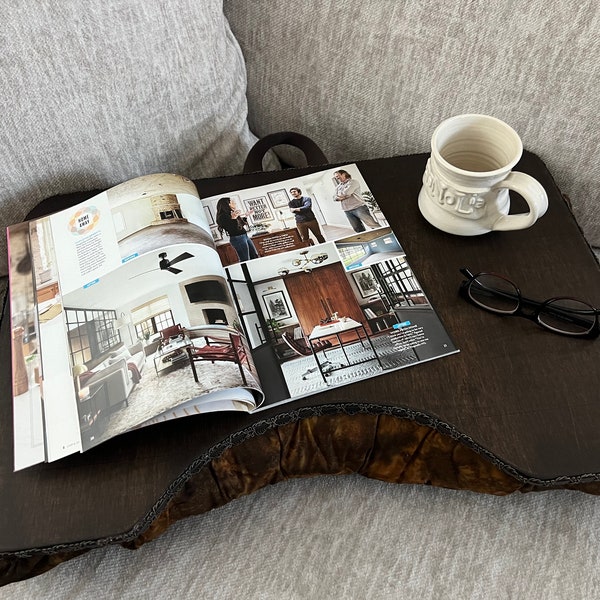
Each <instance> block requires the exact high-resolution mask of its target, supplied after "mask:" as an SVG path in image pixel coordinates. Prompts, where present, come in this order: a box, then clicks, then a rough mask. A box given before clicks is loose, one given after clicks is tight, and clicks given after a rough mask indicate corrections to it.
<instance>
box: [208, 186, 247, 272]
mask: <svg viewBox="0 0 600 600" xmlns="http://www.w3.org/2000/svg"><path fill="white" fill-rule="evenodd" d="M251 214H252V211H249V212H247V213H242V211H241V210H240V209H239V208H238V207H237V206H236V204H235V200H232V199H231V198H220V199H219V201H218V202H217V216H216V219H215V220H216V222H217V227H218V229H219V231H220V232H221V234H222V233H223V231H225V232H226V233H227V235H228V236H229V242H230V243H231V245H232V246H233V248H234V250H235V251H236V253H237V255H238V258H239V259H240V262H244V261H246V260H250V259H252V258H258V252H257V251H256V247H255V246H254V242H253V241H252V240H251V239H250V238H249V237H248V234H247V233H246V225H247V224H248V219H247V218H246V217H248V216H249V215H251Z"/></svg>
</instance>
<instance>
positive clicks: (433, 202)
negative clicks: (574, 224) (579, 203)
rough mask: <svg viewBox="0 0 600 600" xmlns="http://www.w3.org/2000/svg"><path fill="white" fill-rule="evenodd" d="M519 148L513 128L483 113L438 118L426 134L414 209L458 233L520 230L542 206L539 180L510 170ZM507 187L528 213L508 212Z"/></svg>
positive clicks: (543, 195)
mask: <svg viewBox="0 0 600 600" xmlns="http://www.w3.org/2000/svg"><path fill="white" fill-rule="evenodd" d="M522 153H523V143H522V142H521V138H520V137H519V136H518V134H517V133H516V131H515V130H514V129H513V128H512V127H510V126H509V125H507V124H506V123H505V122H504V121H501V120H500V119H496V118H495V117H489V116H487V115H458V116H455V117H451V118H450V119H447V120H445V121H443V122H442V123H441V124H440V125H439V126H438V127H437V128H436V130H435V131H434V132H433V136H432V138H431V157H430V158H429V160H428V161H427V167H426V169H425V174H424V175H423V187H422V188H421V192H420V193H419V209H420V210H421V213H422V215H423V216H424V217H425V218H426V219H427V220H428V221H429V222H430V223H431V224H432V225H434V226H435V227H437V228H438V229H441V230H442V231H446V232H448V233H454V234H457V235H480V234H482V233H488V232H489V231H508V230H510V229H525V228H526V227H530V226H531V225H533V224H534V223H535V222H536V221H537V220H538V219H539V218H540V217H541V216H542V215H543V214H544V213H545V212H546V210H547V208H548V196H547V194H546V191H545V190H544V188H543V187H542V186H541V184H540V183H539V182H538V181H537V180H536V179H534V178H533V177H531V176H530V175H527V174H525V173H520V172H518V171H512V168H513V167H514V166H515V165H516V164H517V162H519V159H520V158H521V155H522ZM508 190H514V191H515V192H517V193H518V194H520V195H521V196H522V197H523V198H524V199H525V201H526V202H527V204H528V206H529V212H526V213H519V214H516V215H509V214H508V212H509V208H510V197H509V193H508Z"/></svg>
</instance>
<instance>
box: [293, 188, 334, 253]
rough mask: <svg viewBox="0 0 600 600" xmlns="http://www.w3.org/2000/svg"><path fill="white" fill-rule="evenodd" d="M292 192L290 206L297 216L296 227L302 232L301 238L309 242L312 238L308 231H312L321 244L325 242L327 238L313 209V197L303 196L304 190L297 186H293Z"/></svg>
mask: <svg viewBox="0 0 600 600" xmlns="http://www.w3.org/2000/svg"><path fill="white" fill-rule="evenodd" d="M290 194H291V195H292V199H291V200H290V201H289V203H288V206H289V207H290V210H291V211H292V212H293V213H294V217H295V218H296V228H297V229H298V233H299V234H300V239H301V240H302V241H303V242H308V240H309V239H310V238H309V233H308V232H309V231H312V234H313V235H314V236H315V238H316V239H317V242H319V244H323V243H325V238H324V237H323V234H322V233H321V228H320V227H319V222H318V221H317V218H316V217H315V213H314V212H313V210H312V200H311V198H310V197H309V196H303V195H302V190H301V189H300V188H297V187H293V188H291V189H290Z"/></svg>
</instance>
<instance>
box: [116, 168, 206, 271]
mask: <svg viewBox="0 0 600 600" xmlns="http://www.w3.org/2000/svg"><path fill="white" fill-rule="evenodd" d="M106 197H107V200H108V205H109V206H110V210H111V215H112V222H113V225H114V229H115V234H116V239H117V242H118V244H119V252H120V254H121V257H122V259H123V260H128V259H130V258H131V257H135V256H139V255H141V254H144V253H146V252H150V251H152V250H156V249H159V248H163V247H165V246H169V245H171V244H182V243H195V244H204V245H208V246H212V238H211V234H210V231H209V229H208V219H207V216H206V214H205V211H204V209H203V208H202V205H201V204H200V202H198V195H197V191H196V188H195V186H194V184H193V183H192V182H191V181H190V180H189V179H187V178H185V177H182V176H179V175H172V174H170V173H166V174H162V175H152V176H143V177H137V178H135V179H133V180H131V181H127V182H125V183H122V184H120V185H118V186H115V187H113V188H111V189H109V190H108V191H107V192H106Z"/></svg>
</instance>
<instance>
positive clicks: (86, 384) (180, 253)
mask: <svg viewBox="0 0 600 600" xmlns="http://www.w3.org/2000/svg"><path fill="white" fill-rule="evenodd" d="M170 258H172V260H171V261H169V259H170ZM177 259H179V260H177ZM165 261H166V263H168V264H170V263H174V264H176V265H177V266H176V267H175V266H172V267H165ZM199 273H202V275H199ZM115 290H119V293H118V294H115V293H114V291H115ZM62 302H63V306H64V307H63V310H64V320H63V318H62V315H61V318H60V319H56V326H55V331H56V333H57V334H58V335H57V336H56V337H55V339H56V346H57V351H58V352H61V351H62V352H64V353H65V354H67V355H68V357H69V362H70V365H71V367H72V375H73V385H74V388H75V392H76V398H77V406H78V412H79V426H80V428H81V434H82V443H83V446H84V449H86V448H87V447H91V446H94V445H97V444H99V443H100V442H102V441H104V440H105V439H108V438H110V437H113V436H115V435H118V434H119V433H122V432H124V431H128V430H129V429H131V428H133V427H137V426H139V425H140V424H142V423H146V422H147V421H150V420H153V419H155V418H156V417H157V416H158V415H160V416H161V418H162V419H163V420H164V419H167V418H173V417H176V416H184V414H194V413H201V412H208V411H211V410H220V409H232V410H249V409H250V408H251V407H252V406H253V405H254V396H253V394H252V392H251V391H248V390H249V389H251V388H252V389H255V388H256V387H257V384H256V371H255V368H254V366H253V364H252V358H251V356H250V354H249V352H248V349H247V346H246V342H245V340H244V339H243V336H242V335H241V334H240V332H239V331H238V330H237V329H236V328H235V327H234V323H235V319H236V316H235V311H234V308H233V305H232V301H231V296H230V294H229V291H228V289H227V285H226V281H225V279H224V277H223V276H222V270H221V267H220V263H219V260H218V257H217V255H216V253H215V252H214V250H212V249H210V248H208V247H206V246H202V245H197V244H196V245H193V244H180V245H177V246H169V247H167V248H158V249H157V250H156V251H153V252H148V253H146V254H144V255H143V256H140V257H138V258H136V259H135V260H131V261H128V262H126V263H124V264H123V265H122V267H120V268H119V269H117V270H115V271H113V272H111V273H109V274H108V275H107V276H105V277H103V278H101V279H100V280H99V281H98V282H97V283H96V284H95V285H93V286H90V287H88V288H86V289H79V290H76V291H73V292H70V293H68V294H65V296H64V297H63V298H62ZM64 322H66V327H67V336H66V338H67V339H66V340H65V341H64V344H63V346H64V347H63V348H60V345H61V344H60V343H59V340H60V338H61V337H64ZM61 328H62V329H61ZM61 332H62V336H61V335H60V333H61ZM44 336H46V333H45V332H42V337H44ZM215 365H217V366H218V368H215ZM235 388H242V389H238V390H236V389H235ZM220 390H228V391H231V393H230V394H228V396H227V398H226V399H224V398H223V395H222V394H221V395H219V394H217V396H216V400H215V401H211V398H210V397H208V398H206V394H209V393H214V392H218V391H220ZM182 405H183V406H184V407H185V411H184V413H183V414H180V413H178V412H177V411H178V407H179V406H182ZM190 407H191V408H190ZM166 411H168V412H166ZM180 412H181V411H180Z"/></svg>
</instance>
